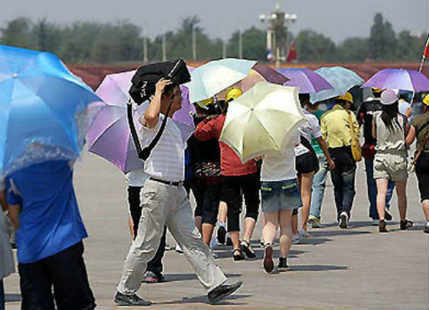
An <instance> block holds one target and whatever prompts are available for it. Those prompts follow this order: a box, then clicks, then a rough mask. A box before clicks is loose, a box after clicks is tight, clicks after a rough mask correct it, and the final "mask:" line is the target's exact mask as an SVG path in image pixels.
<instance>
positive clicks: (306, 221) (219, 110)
mask: <svg viewBox="0 0 429 310" xmlns="http://www.w3.org/2000/svg"><path fill="white" fill-rule="evenodd" d="M145 74H147V75H148V76H149V75H150V79H151V80H150V82H151V83H152V84H153V85H154V89H153V93H144V92H141V95H142V96H147V97H146V98H141V99H142V100H145V99H150V103H149V105H148V108H147V109H146V111H145V112H144V114H143V115H141V117H140V118H139V122H140V123H141V125H142V129H141V132H140V135H139V139H140V141H141V143H142V145H148V144H151V141H154V140H156V136H157V134H158V133H159V132H161V133H162V136H161V137H160V138H159V137H158V138H159V139H158V140H157V143H156V146H155V147H153V149H152V150H151V151H152V152H151V155H150V156H149V157H148V159H147V160H146V161H145V162H144V169H139V170H134V171H131V172H129V173H128V174H127V175H126V178H127V181H128V202H129V203H128V206H129V227H130V235H131V238H132V240H133V241H132V243H131V246H130V249H129V252H128V254H127V257H126V260H125V262H124V266H123V271H122V275H121V278H120V280H119V283H118V285H117V287H116V291H115V293H114V294H115V295H114V302H115V303H116V304H118V305H140V306H147V305H150V304H151V303H150V302H149V301H147V300H144V299H142V298H140V297H139V296H138V295H137V294H136V292H137V290H138V289H139V288H140V286H141V283H142V282H148V283H156V282H162V281H164V280H165V279H164V277H163V274H162V272H163V264H162V259H163V255H164V251H165V246H166V241H165V240H166V232H167V230H168V231H169V232H170V233H171V234H172V236H173V237H174V239H175V240H176V242H177V244H178V249H179V250H180V251H181V252H182V253H183V254H184V255H185V256H186V258H187V259H188V261H189V262H190V264H191V266H192V267H193V269H194V270H195V273H196V274H197V276H198V279H199V281H200V282H201V284H202V286H203V287H204V288H205V289H206V290H207V294H208V300H209V302H210V303H212V304H215V303H217V302H219V301H220V300H222V299H223V298H225V297H227V296H229V295H230V294H232V293H234V292H235V291H236V290H237V289H238V288H239V287H240V286H241V285H242V282H241V281H233V280H230V279H227V277H226V276H225V274H224V273H223V271H222V269H221V268H220V267H219V266H218V264H216V261H215V253H214V252H213V243H214V241H216V242H217V243H219V244H226V245H231V246H232V252H231V256H232V258H233V260H234V261H240V260H245V259H255V258H256V254H255V251H254V250H253V248H252V243H251V241H252V240H253V233H254V230H255V226H256V223H257V221H258V220H260V221H262V226H263V228H262V237H261V245H262V246H263V248H264V257H263V261H262V265H263V268H264V270H265V272H267V273H273V272H277V271H279V270H284V269H287V268H288V261H287V258H288V253H289V251H290V248H291V246H292V244H293V243H294V242H295V243H297V242H300V240H301V239H302V238H311V235H310V233H309V232H308V226H311V227H312V228H318V227H322V219H321V207H322V202H323V196H324V192H325V184H326V181H327V176H328V173H330V175H331V179H332V183H333V186H334V197H335V205H336V209H337V218H336V220H337V223H338V226H339V227H340V229H347V228H348V227H349V222H350V219H351V217H352V206H353V200H354V197H355V192H356V189H355V176H356V169H357V164H356V163H357V161H359V160H360V158H359V157H360V156H359V153H360V152H359V151H360V147H359V145H358V146H356V144H355V141H357V140H358V139H359V136H360V133H361V129H363V135H364V144H363V146H362V148H361V154H362V156H363V157H364V161H365V168H366V169H365V170H366V175H367V189H368V200H369V217H370V218H371V219H372V220H374V221H376V223H377V225H378V230H379V232H380V233H386V232H387V231H388V230H387V226H386V221H389V220H391V219H392V215H391V213H390V199H391V197H392V194H393V190H394V189H395V188H396V193H397V196H398V208H399V214H400V229H401V230H407V229H409V228H410V227H411V226H412V225H413V222H412V221H410V220H409V219H407V216H406V215H407V197H406V186H407V178H408V175H409V170H410V167H409V166H415V172H416V175H417V179H418V184H419V191H420V194H421V201H422V205H423V211H424V215H425V220H426V224H425V227H424V232H425V233H429V95H427V96H425V97H423V98H422V103H420V104H419V107H420V111H419V113H415V112H414V113H413V112H412V111H411V110H412V108H414V106H417V105H418V104H413V106H411V105H406V106H405V108H404V102H402V101H401V100H402V99H401V98H400V94H398V92H396V91H394V90H389V89H387V90H381V89H372V92H373V96H371V97H369V98H367V99H366V100H365V101H364V102H363V103H362V105H361V106H360V107H356V106H355V102H354V99H353V96H352V95H351V93H349V92H347V93H345V94H343V95H341V96H338V97H336V98H333V99H332V100H330V102H329V105H330V107H331V108H330V109H329V110H327V111H325V110H323V109H321V108H320V105H321V104H323V105H326V103H311V102H310V99H309V96H308V95H305V94H303V95H300V98H299V99H300V104H301V106H302V109H303V113H304V116H305V122H304V123H303V125H301V126H300V127H299V128H297V129H296V130H294V131H293V132H292V133H290V134H291V136H292V137H293V141H294V143H293V145H292V146H290V145H288V146H287V147H285V149H284V150H282V152H281V155H273V154H267V155H263V156H261V157H258V158H255V159H252V160H250V161H248V162H246V163H242V162H241V160H240V158H239V156H238V155H237V154H236V153H235V152H234V151H233V150H232V149H231V148H230V147H229V146H228V145H227V144H225V143H224V142H222V141H220V140H219V139H220V135H221V132H222V128H223V125H224V123H225V118H226V113H227V111H228V107H229V106H231V105H233V104H234V100H237V98H239V97H240V96H241V95H242V91H241V89H240V88H237V87H232V88H230V89H228V90H227V92H226V95H225V97H224V98H211V99H208V100H204V101H201V102H198V103H196V114H195V115H194V120H195V126H196V129H195V131H194V133H193V134H192V136H191V137H190V138H189V139H188V137H187V136H185V135H183V133H182V132H181V130H180V128H179V126H177V125H176V123H175V121H173V120H171V117H172V115H173V114H174V113H175V112H176V111H177V110H179V109H180V107H181V92H180V88H179V86H178V85H177V84H176V83H173V82H172V81H171V80H168V79H164V78H163V77H162V76H155V77H153V72H147V73H144V72H143V73H142V76H145ZM148 81H149V77H148ZM356 109H358V111H357V113H354V112H353V111H355V110H356ZM400 110H401V111H400ZM415 140H417V151H416V154H415V156H414V157H413V159H412V161H411V162H408V152H409V147H410V145H411V144H412V143H413V142H414V141H415ZM1 184H2V187H1V188H0V193H1V195H0V203H1V205H2V208H3V210H4V211H8V217H9V219H10V222H11V223H12V224H13V226H14V228H15V229H16V230H17V231H16V246H17V256H18V271H19V275H20V287H21V295H22V309H24V310H27V309H44V310H45V309H46V310H50V309H56V308H57V309H74V310H75V309H86V310H90V309H95V307H96V305H95V298H94V295H93V293H92V290H91V288H90V285H89V281H88V276H87V271H86V267H85V263H84V260H83V256H82V255H83V251H84V246H83V242H82V240H83V239H84V238H86V237H87V234H86V230H85V227H84V225H83V222H82V219H81V217H80V214H79V209H78V205H77V200H76V196H75V192H74V189H73V163H70V162H67V161H50V162H44V163H40V164H36V165H33V166H30V167H27V168H24V169H22V170H19V171H16V172H13V173H12V174H10V175H7V176H6V178H5V180H4V181H2V183H1ZM191 193H192V195H193V196H194V197H195V201H196V208H195V209H194V214H192V209H191V204H190V199H189V197H190V195H191ZM260 206H261V208H260ZM243 208H245V211H244V220H243V223H242V224H243V228H242V229H241V227H240V226H241V213H242V209H243ZM298 217H300V221H299V220H298ZM298 224H300V225H298ZM7 230H8V229H7V225H6V224H5V218H4V217H3V213H1V214H0V249H1V255H0V256H1V257H0V279H3V278H4V277H6V276H7V275H9V274H10V273H12V272H14V263H13V260H12V255H11V248H10V242H9V238H8V231H7ZM278 232H279V234H278ZM277 237H279V244H280V256H279V258H278V263H277V264H275V263H274V257H273V256H274V251H273V247H274V242H275V240H276V238H277ZM52 288H53V289H52ZM0 309H4V292H3V281H0Z"/></svg>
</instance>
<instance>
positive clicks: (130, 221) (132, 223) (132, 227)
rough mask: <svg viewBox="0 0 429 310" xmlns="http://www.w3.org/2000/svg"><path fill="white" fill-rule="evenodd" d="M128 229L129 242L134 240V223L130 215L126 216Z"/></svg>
mask: <svg viewBox="0 0 429 310" xmlns="http://www.w3.org/2000/svg"><path fill="white" fill-rule="evenodd" d="M128 227H129V228H130V235H131V240H134V222H133V218H132V217H131V215H130V216H128Z"/></svg>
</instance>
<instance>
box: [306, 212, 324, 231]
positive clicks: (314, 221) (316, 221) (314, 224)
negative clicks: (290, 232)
mask: <svg viewBox="0 0 429 310" xmlns="http://www.w3.org/2000/svg"><path fill="white" fill-rule="evenodd" d="M307 223H308V224H310V225H311V228H320V227H321V225H320V218H318V217H317V216H314V215H310V216H309V217H308V221H307Z"/></svg>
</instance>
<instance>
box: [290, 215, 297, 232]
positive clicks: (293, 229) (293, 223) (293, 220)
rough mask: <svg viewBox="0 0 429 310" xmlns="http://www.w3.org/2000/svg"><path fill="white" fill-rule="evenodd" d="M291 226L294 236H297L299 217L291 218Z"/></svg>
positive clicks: (293, 216)
mask: <svg viewBox="0 0 429 310" xmlns="http://www.w3.org/2000/svg"><path fill="white" fill-rule="evenodd" d="M291 224H292V225H291V227H292V234H294V235H296V234H297V233H298V215H292V216H291Z"/></svg>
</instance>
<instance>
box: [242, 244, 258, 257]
mask: <svg viewBox="0 0 429 310" xmlns="http://www.w3.org/2000/svg"><path fill="white" fill-rule="evenodd" d="M240 248H241V251H242V252H244V254H246V256H247V258H256V254H255V252H254V251H253V249H252V248H251V247H250V244H249V241H245V240H243V241H241V244H240Z"/></svg>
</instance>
